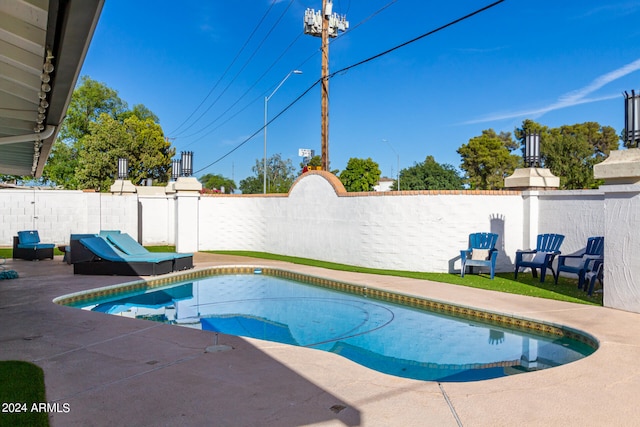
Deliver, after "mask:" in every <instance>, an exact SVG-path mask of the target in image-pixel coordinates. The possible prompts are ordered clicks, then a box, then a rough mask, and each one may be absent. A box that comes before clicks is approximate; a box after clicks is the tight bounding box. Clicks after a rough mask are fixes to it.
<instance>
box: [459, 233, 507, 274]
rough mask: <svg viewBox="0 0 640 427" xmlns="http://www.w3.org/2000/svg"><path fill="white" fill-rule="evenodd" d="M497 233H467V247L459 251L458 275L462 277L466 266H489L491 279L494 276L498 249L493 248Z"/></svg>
mask: <svg viewBox="0 0 640 427" xmlns="http://www.w3.org/2000/svg"><path fill="white" fill-rule="evenodd" d="M497 241H498V235H497V234H495V233H473V234H470V235H469V248H468V249H465V250H462V251H460V263H461V264H462V268H461V269H460V276H461V277H464V272H465V270H466V268H467V266H469V267H471V268H473V267H489V271H490V274H491V279H493V277H494V276H495V271H496V259H497V258H498V250H497V249H496V248H495V246H496V242H497ZM472 271H473V270H472Z"/></svg>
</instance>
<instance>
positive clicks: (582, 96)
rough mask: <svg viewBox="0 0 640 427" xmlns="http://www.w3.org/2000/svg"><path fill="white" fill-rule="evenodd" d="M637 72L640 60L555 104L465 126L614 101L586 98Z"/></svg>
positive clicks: (490, 118) (600, 77)
mask: <svg viewBox="0 0 640 427" xmlns="http://www.w3.org/2000/svg"><path fill="white" fill-rule="evenodd" d="M638 70H640V59H637V60H635V61H633V62H631V63H629V64H627V65H625V66H624V67H621V68H618V69H616V70H613V71H610V72H608V73H606V74H603V75H601V76H599V77H597V78H595V79H594V80H593V81H592V82H591V83H589V84H588V85H586V86H585V87H583V88H580V89H577V90H574V91H571V92H568V93H566V94H564V95H562V96H560V97H559V98H558V100H557V101H556V102H554V103H552V104H549V105H547V106H544V107H540V108H535V109H529V110H522V111H511V112H505V113H494V114H490V115H488V116H485V117H481V118H478V119H474V120H469V121H467V122H465V124H474V123H486V122H492V121H497V120H506V119H513V118H517V117H529V118H533V119H535V118H537V117H540V116H542V115H543V114H545V113H548V112H550V111H554V110H559V109H562V108H568V107H573V106H574V105H580V104H589V103H592V102H599V101H606V100H609V99H614V98H617V97H619V96H620V95H607V96H601V97H596V98H588V96H589V95H590V94H592V93H593V92H595V91H597V90H598V89H600V88H602V87H604V86H606V85H607V84H609V83H611V82H613V81H615V80H618V79H620V78H622V77H624V76H627V75H629V74H631V73H633V72H635V71H638Z"/></svg>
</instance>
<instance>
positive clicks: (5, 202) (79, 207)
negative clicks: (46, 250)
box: [0, 189, 138, 246]
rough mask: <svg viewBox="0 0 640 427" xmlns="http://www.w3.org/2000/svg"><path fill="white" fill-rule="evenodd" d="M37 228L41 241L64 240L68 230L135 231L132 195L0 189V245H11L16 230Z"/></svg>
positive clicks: (135, 198)
mask: <svg viewBox="0 0 640 427" xmlns="http://www.w3.org/2000/svg"><path fill="white" fill-rule="evenodd" d="M33 229H35V230H38V233H39V235H40V239H41V240H42V241H43V242H47V243H55V244H57V245H63V244H67V243H68V242H69V235H70V234H72V233H97V232H98V231H100V230H101V229H118V230H123V231H126V232H128V233H130V234H131V235H133V236H137V234H138V202H137V197H136V196H135V195H126V196H125V195H122V196H120V195H111V194H104V193H102V194H101V193H95V192H92V193H85V192H82V191H57V190H38V189H33V190H3V191H0V245H1V246H11V245H12V244H13V236H15V235H16V233H17V232H18V231H20V230H33Z"/></svg>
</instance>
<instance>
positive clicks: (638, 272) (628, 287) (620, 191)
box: [593, 148, 640, 313]
mask: <svg viewBox="0 0 640 427" xmlns="http://www.w3.org/2000/svg"><path fill="white" fill-rule="evenodd" d="M593 174H594V177H595V178H596V179H603V180H604V181H605V185H602V186H600V190H602V191H603V192H604V221H605V224H604V234H605V239H604V244H605V245H604V259H605V262H604V267H603V268H604V295H603V303H604V306H605V307H611V308H617V309H620V310H626V311H631V312H635V313H640V280H639V278H640V257H639V256H638V254H640V234H639V233H634V232H629V230H637V229H638V228H639V227H640V149H638V148H630V149H627V150H619V151H612V152H611V154H610V155H609V157H608V158H607V159H606V160H605V161H604V162H602V163H599V164H597V165H595V166H594V167H593Z"/></svg>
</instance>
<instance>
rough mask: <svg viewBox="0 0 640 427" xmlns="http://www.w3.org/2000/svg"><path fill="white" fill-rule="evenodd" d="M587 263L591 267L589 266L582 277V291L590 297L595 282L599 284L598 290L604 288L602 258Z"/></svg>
mask: <svg viewBox="0 0 640 427" xmlns="http://www.w3.org/2000/svg"><path fill="white" fill-rule="evenodd" d="M587 263H590V264H591V265H590V266H589V271H587V272H586V273H585V275H584V276H585V277H584V290H585V291H587V292H588V293H589V296H591V295H593V288H594V287H595V284H596V281H598V282H600V288H604V271H603V269H604V260H603V259H602V258H600V259H590V260H589V261H587Z"/></svg>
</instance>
